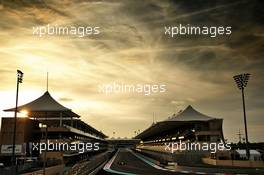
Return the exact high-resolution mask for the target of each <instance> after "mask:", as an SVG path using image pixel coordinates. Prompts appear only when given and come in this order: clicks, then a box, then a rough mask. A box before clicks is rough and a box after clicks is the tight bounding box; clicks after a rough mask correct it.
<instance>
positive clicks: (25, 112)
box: [19, 110, 28, 117]
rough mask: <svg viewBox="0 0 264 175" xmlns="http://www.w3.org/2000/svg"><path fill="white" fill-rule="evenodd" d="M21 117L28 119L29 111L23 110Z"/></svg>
mask: <svg viewBox="0 0 264 175" xmlns="http://www.w3.org/2000/svg"><path fill="white" fill-rule="evenodd" d="M19 113H20V114H22V115H21V117H28V111H27V110H22V111H20V112H19Z"/></svg>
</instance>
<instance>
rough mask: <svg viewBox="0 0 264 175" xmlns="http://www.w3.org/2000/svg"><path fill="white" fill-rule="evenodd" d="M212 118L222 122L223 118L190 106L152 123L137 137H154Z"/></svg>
mask: <svg viewBox="0 0 264 175" xmlns="http://www.w3.org/2000/svg"><path fill="white" fill-rule="evenodd" d="M211 120H218V121H219V122H222V120H223V119H218V118H213V117H210V116H207V115H204V114H202V113H200V112H198V111H196V110H195V109H194V108H193V107H192V106H190V105H189V106H188V107H187V108H185V109H184V110H183V111H180V112H179V113H178V114H174V115H172V116H171V117H169V118H168V119H166V120H163V121H160V122H157V123H155V124H152V125H151V126H150V127H149V128H147V129H146V130H144V131H143V132H141V133H140V134H139V135H137V136H136V137H135V138H137V139H144V138H148V137H153V136H156V135H159V134H161V133H166V132H168V131H170V130H174V129H177V128H180V127H181V126H186V125H189V124H190V123H200V122H208V121H211Z"/></svg>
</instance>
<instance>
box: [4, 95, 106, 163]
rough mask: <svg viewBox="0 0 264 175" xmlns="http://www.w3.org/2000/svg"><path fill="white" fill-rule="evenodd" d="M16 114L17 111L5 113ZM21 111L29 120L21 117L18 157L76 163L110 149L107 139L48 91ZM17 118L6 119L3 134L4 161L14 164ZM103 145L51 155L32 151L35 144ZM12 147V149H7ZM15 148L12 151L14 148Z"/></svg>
mask: <svg viewBox="0 0 264 175" xmlns="http://www.w3.org/2000/svg"><path fill="white" fill-rule="evenodd" d="M4 111H5V112H14V111H15V108H10V109H6V110H4ZM17 111H18V112H21V111H27V117H24V118H20V117H19V118H17V130H16V133H15V134H16V143H15V148H16V152H15V153H16V158H17V159H22V158H23V157H34V158H37V159H40V160H42V161H47V162H48V160H55V159H56V160H60V161H61V162H63V163H65V164H67V163H74V162H77V161H80V160H82V159H86V158H88V157H91V156H92V155H95V154H97V153H98V154H99V153H101V152H104V151H106V150H107V148H108V143H107V141H106V140H105V138H107V136H106V135H105V134H103V133H102V132H101V131H98V130H96V129H95V128H93V127H92V126H90V125H89V124H87V123H85V122H84V121H82V120H81V119H80V116H79V115H78V114H76V113H74V112H73V111H72V110H71V109H69V108H67V107H65V106H63V105H61V104H60V103H59V102H57V101H56V100H55V99H54V98H53V97H52V96H51V95H50V93H49V92H48V91H46V92H45V93H44V94H43V95H42V96H40V97H39V98H37V99H35V100H33V101H31V102H29V103H27V104H25V105H21V106H18V107H17ZM13 128H14V119H13V117H10V118H8V117H5V118H2V125H1V134H0V145H1V152H0V159H1V160H4V161H5V162H7V164H8V162H10V163H11V155H12V152H11V150H12V144H13V142H12V141H13V140H12V138H13V135H14V130H13ZM47 141H49V142H50V143H63V144H64V143H67V144H68V145H71V144H72V143H84V144H85V143H91V144H94V143H99V148H100V149H99V150H96V151H95V150H91V151H84V152H80V151H78V150H66V151H65V150H63V151H62V150H59V151H58V150H54V151H48V152H42V153H40V152H39V151H34V150H32V147H33V146H32V145H33V143H35V144H36V143H47ZM7 148H9V149H7ZM10 148H11V149H10Z"/></svg>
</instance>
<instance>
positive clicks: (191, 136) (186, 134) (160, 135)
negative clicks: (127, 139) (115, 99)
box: [135, 105, 224, 144]
mask: <svg viewBox="0 0 264 175" xmlns="http://www.w3.org/2000/svg"><path fill="white" fill-rule="evenodd" d="M222 124H223V119H220V118H215V117H211V116H207V115H205V114H202V113H200V112H198V111H197V110H195V109H194V108H193V107H192V106H190V105H189V106H188V107H187V108H186V109H184V110H183V111H179V113H178V114H173V115H172V116H171V117H169V118H168V119H166V120H163V121H160V122H157V123H153V124H152V125H151V126H150V127H149V128H147V129H146V130H144V131H143V132H141V133H140V134H138V135H137V136H136V137H135V138H136V139H141V140H142V142H143V143H144V144H148V143H150V144H153V143H163V142H171V141H175V142H177V141H180V140H181V141H187V142H221V141H223V142H224V137H223V130H222Z"/></svg>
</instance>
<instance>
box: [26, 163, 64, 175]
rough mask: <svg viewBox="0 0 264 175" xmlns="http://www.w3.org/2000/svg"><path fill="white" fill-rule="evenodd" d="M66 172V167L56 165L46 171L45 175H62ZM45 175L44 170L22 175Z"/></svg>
mask: <svg viewBox="0 0 264 175" xmlns="http://www.w3.org/2000/svg"><path fill="white" fill-rule="evenodd" d="M63 170H64V165H56V166H52V167H48V168H46V169H45V174H47V175H62V174H63ZM41 174H43V170H39V171H34V172H31V173H25V174H22V175H41Z"/></svg>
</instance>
